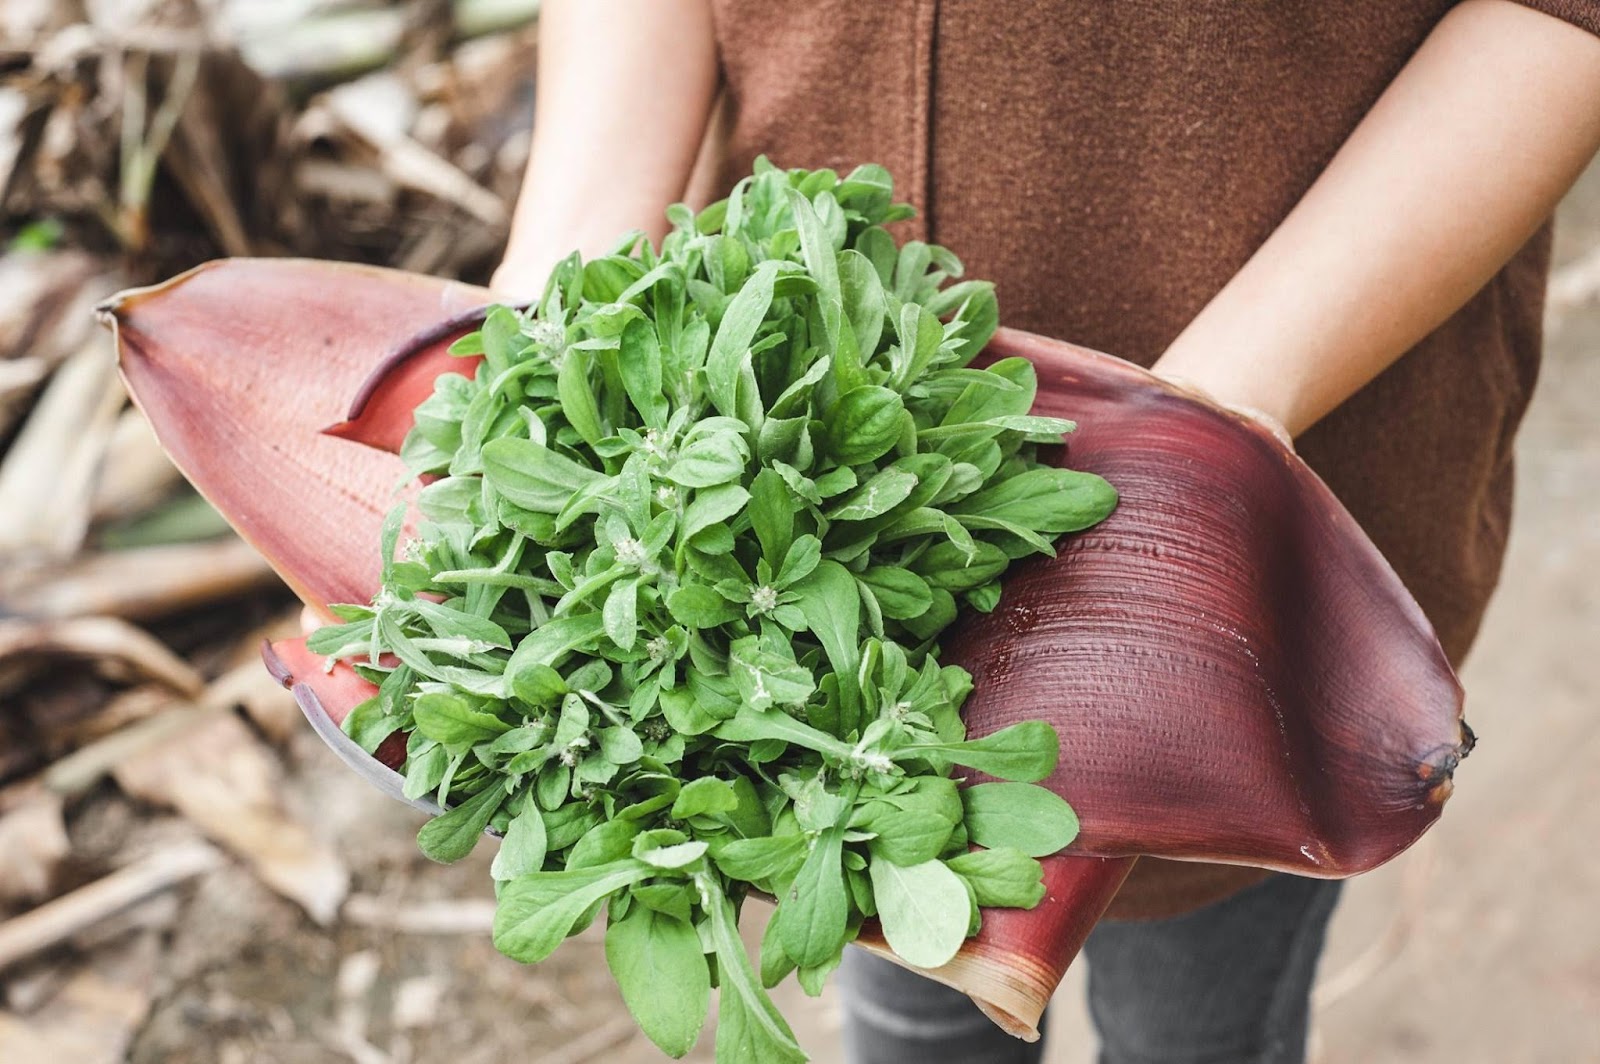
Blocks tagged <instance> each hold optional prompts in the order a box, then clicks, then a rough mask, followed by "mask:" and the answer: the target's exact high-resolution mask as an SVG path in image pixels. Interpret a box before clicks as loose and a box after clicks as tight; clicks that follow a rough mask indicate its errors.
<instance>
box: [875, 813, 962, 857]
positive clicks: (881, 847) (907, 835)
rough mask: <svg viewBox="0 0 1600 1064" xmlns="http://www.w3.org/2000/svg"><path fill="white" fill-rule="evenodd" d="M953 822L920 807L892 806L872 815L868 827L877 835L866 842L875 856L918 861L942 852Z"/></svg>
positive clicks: (948, 838)
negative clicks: (888, 810)
mask: <svg viewBox="0 0 1600 1064" xmlns="http://www.w3.org/2000/svg"><path fill="white" fill-rule="evenodd" d="M955 826H956V825H955V822H954V821H952V820H949V819H947V818H946V817H943V816H941V815H939V814H938V813H934V812H929V811H926V810H921V809H895V810H892V811H890V812H887V813H884V814H883V815H881V816H877V817H874V818H873V820H872V826H871V830H873V831H875V832H877V833H878V837H877V838H876V839H873V840H872V841H871V842H870V843H868V848H869V849H870V850H871V851H872V856H873V857H874V858H878V857H881V858H883V859H884V860H886V861H891V862H893V863H894V864H897V865H914V864H921V863H922V862H924V861H931V860H933V859H934V858H935V857H937V856H939V854H941V853H942V852H944V847H945V843H947V842H949V841H950V833H951V832H952V831H954V830H955Z"/></svg>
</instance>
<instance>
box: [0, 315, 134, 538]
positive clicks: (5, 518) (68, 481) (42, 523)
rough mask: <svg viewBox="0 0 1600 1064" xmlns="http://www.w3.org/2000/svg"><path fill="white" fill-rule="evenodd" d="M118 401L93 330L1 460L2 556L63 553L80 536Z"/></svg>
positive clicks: (111, 368)
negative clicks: (91, 339)
mask: <svg viewBox="0 0 1600 1064" xmlns="http://www.w3.org/2000/svg"><path fill="white" fill-rule="evenodd" d="M123 401H124V396H123V391H122V386H121V384H120V383H119V382H118V380H117V373H116V365H115V363H114V361H113V359H112V357H111V351H110V348H109V345H107V344H106V343H105V341H104V340H103V339H101V338H99V337H96V338H95V339H94V340H93V341H92V342H91V343H89V344H88V345H87V346H85V347H84V348H82V349H81V350H79V351H78V353H77V354H75V355H73V356H72V357H71V358H70V359H68V360H67V363H66V364H65V365H64V366H62V367H61V369H60V370H58V371H57V372H56V375H55V377H54V378H52V379H51V381H50V384H49V385H48V386H47V387H46V388H45V391H44V394H43V396H42V397H41V398H40V400H39V402H38V404H37V405H36V406H35V407H34V410H33V414H32V416H31V417H29V418H28V421H27V423H26V424H25V425H24V426H23V427H22V431H21V433H20V434H19V435H18V436H17V439H16V441H15V442H14V443H13V444H12V445H11V449H10V450H9V451H8V452H7V453H6V456H5V459H4V462H3V463H0V558H4V557H7V556H9V557H10V558H11V559H13V561H14V560H16V559H18V558H28V557H43V558H68V557H71V556H72V555H73V554H75V553H76V552H77V550H78V548H79V547H80V546H81V545H82V543H83V537H84V534H85V532H86V531H87V530H88V527H89V509H90V500H91V498H92V493H93V488H94V476H95V470H96V469H97V468H98V467H99V464H100V461H101V458H102V457H103V455H104V453H105V447H106V443H107V441H108V440H109V439H110V435H111V428H112V425H113V423H114V422H115V419H116V415H117V411H118V410H119V409H120V408H121V406H122V404H123Z"/></svg>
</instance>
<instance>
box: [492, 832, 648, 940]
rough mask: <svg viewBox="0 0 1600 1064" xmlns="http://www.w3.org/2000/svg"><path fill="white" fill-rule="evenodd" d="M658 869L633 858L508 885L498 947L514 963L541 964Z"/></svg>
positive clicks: (497, 919) (499, 915) (499, 914)
mask: <svg viewBox="0 0 1600 1064" xmlns="http://www.w3.org/2000/svg"><path fill="white" fill-rule="evenodd" d="M654 871H655V870H654V869H652V868H651V867H650V866H649V865H647V864H645V863H644V862H642V861H635V860H632V859H631V858H630V859H627V860H622V861H613V862H611V863H610V864H604V865H598V866H595V867H591V868H581V869H577V870H575V871H566V872H537V873H534V874H533V875H526V876H520V877H518V878H517V879H512V880H508V881H507V882H506V884H505V886H504V887H502V888H501V891H500V899H499V904H498V905H497V906H496V908H495V913H494V947H495V949H497V950H499V951H500V952H501V953H504V954H505V955H506V956H508V957H510V958H511V959H512V960H518V961H521V962H522V963H524V964H536V963H538V962H539V961H542V960H544V959H545V958H546V957H548V956H550V954H552V953H554V952H555V951H556V947H557V946H559V945H561V943H562V942H563V941H564V940H565V939H566V938H567V937H568V936H569V935H572V934H575V933H577V932H578V931H581V930H583V927H582V926H580V924H579V922H580V921H581V920H582V919H583V917H584V916H585V915H586V914H588V913H590V912H591V911H592V910H593V908H594V906H595V904H596V903H597V902H599V901H600V900H601V899H602V898H605V897H606V896H608V895H610V894H614V893H616V892H617V891H619V890H622V889H624V888H626V887H630V886H632V885H633V884H635V883H637V882H639V881H640V880H642V879H644V878H645V877H646V876H649V875H651V874H652V873H653V872H654Z"/></svg>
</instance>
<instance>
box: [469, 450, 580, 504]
mask: <svg viewBox="0 0 1600 1064" xmlns="http://www.w3.org/2000/svg"><path fill="white" fill-rule="evenodd" d="M483 475H484V477H485V478H486V479H487V480H488V481H489V483H490V484H491V485H492V486H493V487H494V489H495V490H496V491H498V492H499V493H500V494H501V495H503V496H505V497H506V498H507V499H510V500H511V501H512V502H514V503H516V504H517V505H518V506H520V507H522V508H523V509H525V510H532V511H533V512H535V513H542V514H556V513H560V512H561V508H562V507H563V506H565V505H566V503H567V500H568V499H569V498H571V497H572V495H573V494H575V493H576V492H578V491H581V490H583V489H584V488H588V487H591V486H592V485H594V484H596V483H601V482H604V481H605V480H606V479H607V478H606V475H605V474H604V473H600V472H597V471H595V470H593V469H590V468H588V467H587V466H581V465H579V464H578V463H577V462H574V461H573V460H572V459H570V458H567V457H565V456H564V455H560V454H557V453H556V452H555V451H552V450H550V449H549V448H548V447H543V446H541V445H539V444H537V443H534V442H533V441H532V440H524V439H518V438H516V437H503V438H501V439H498V440H491V441H489V442H488V443H486V444H484V446H483Z"/></svg>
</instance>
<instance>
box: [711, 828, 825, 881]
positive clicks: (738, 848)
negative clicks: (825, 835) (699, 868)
mask: <svg viewBox="0 0 1600 1064" xmlns="http://www.w3.org/2000/svg"><path fill="white" fill-rule="evenodd" d="M808 852H809V850H808V847H807V836H805V835H800V834H795V835H769V836H764V837H762V838H755V839H735V840H734V841H732V842H727V843H724V844H722V845H721V846H719V847H717V849H716V851H715V852H713V853H712V855H711V859H712V861H713V862H715V864H716V866H717V868H718V870H720V871H721V872H722V874H723V875H725V876H727V877H728V878H729V879H742V880H744V881H745V882H747V883H760V882H764V881H766V880H770V879H776V880H785V879H788V878H789V877H790V876H792V875H794V874H795V872H797V871H798V870H799V868H800V864H801V862H802V861H804V860H805V857H806V854H807V853H808Z"/></svg>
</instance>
